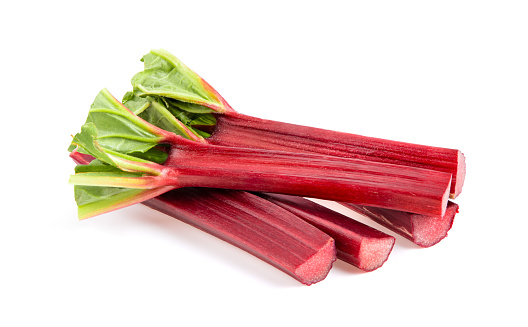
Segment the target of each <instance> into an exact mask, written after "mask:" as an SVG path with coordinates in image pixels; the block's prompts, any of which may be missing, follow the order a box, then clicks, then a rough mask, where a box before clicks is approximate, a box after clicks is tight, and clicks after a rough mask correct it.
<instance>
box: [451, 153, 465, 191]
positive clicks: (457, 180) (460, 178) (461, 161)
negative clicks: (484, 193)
mask: <svg viewBox="0 0 528 327" xmlns="http://www.w3.org/2000/svg"><path fill="white" fill-rule="evenodd" d="M465 178H466V157H465V156H464V154H463V153H462V152H461V151H458V159H457V172H456V176H454V178H453V179H454V180H453V183H454V185H453V187H452V188H451V194H450V195H449V197H450V198H451V199H454V198H456V197H457V196H458V195H460V193H461V192H462V186H463V185H464V179H465Z"/></svg>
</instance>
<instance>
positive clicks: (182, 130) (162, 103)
mask: <svg viewBox="0 0 528 327" xmlns="http://www.w3.org/2000/svg"><path fill="white" fill-rule="evenodd" d="M139 93H140V92H138V91H137V90H136V91H134V92H127V93H126V94H125V96H124V97H123V104H124V105H126V106H127V107H128V108H129V109H130V110H131V111H132V112H133V113H135V114H136V115H139V117H141V118H142V119H144V120H145V121H147V122H149V123H150V124H152V125H154V126H156V127H159V128H161V129H164V130H166V131H169V132H172V133H174V134H177V135H180V136H182V137H185V138H187V139H190V140H194V141H199V142H204V141H203V137H201V136H200V135H199V133H198V132H197V131H196V130H194V128H192V127H191V126H190V125H188V122H189V121H191V119H190V118H188V117H187V115H188V114H187V113H186V112H185V111H183V110H181V109H179V108H176V107H174V106H170V105H169V103H168V102H167V101H166V100H165V98H163V97H154V96H148V97H140V96H139V95H138V94H139ZM206 109H208V108H206ZM208 110H209V111H210V109H208Z"/></svg>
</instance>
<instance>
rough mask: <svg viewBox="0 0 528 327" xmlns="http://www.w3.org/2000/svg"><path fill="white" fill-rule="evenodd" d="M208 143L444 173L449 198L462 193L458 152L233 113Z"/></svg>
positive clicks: (219, 120)
mask: <svg viewBox="0 0 528 327" xmlns="http://www.w3.org/2000/svg"><path fill="white" fill-rule="evenodd" d="M207 141H208V142H209V143H212V144H218V145H228V146H239V147H251V148H260V149H269V150H283V151H293V152H308V153H319V154H324V155H331V156H338V157H347V158H356V159H364V160H368V161H376V162H383V163H390V164H398V165H402V166H410V167H420V168H425V169H432V170H436V171H442V172H447V173H450V174H451V175H452V179H453V180H452V183H451V189H450V196H451V198H455V197H456V196H457V195H458V194H460V192H461V191H462V185H463V183H464V177H465V170H466V166H465V159H464V155H463V154H462V153H461V152H460V151H459V150H454V149H446V148H440V147H432V146H425V145H418V144H411V143H405V142H397V141H391V140H384V139H379V138H373V137H366V136H361V135H355V134H348V133H342V132H335V131H330V130H324V129H319V128H312V127H306V126H300V125H294V124H288V123H281V122H276V121H271V120H265V119H260V118H255V117H250V116H246V115H242V114H239V113H235V112H229V113H226V114H223V115H217V126H216V129H215V130H214V132H213V134H212V136H211V137H210V138H208V139H207Z"/></svg>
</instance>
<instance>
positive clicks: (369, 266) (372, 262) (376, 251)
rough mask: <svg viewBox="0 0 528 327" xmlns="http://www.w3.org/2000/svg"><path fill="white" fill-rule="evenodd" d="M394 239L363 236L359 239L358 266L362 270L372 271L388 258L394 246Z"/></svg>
mask: <svg viewBox="0 0 528 327" xmlns="http://www.w3.org/2000/svg"><path fill="white" fill-rule="evenodd" d="M395 241H396V239H395V238H394V237H392V236H391V237H386V238H365V239H363V240H362V241H361V246H360V249H359V262H360V263H361V264H360V265H359V266H358V268H359V269H361V270H363V271H373V270H376V269H378V268H379V267H381V266H383V264H384V263H385V261H387V259H388V258H389V254H390V253H391V251H392V248H393V247H394V243H395Z"/></svg>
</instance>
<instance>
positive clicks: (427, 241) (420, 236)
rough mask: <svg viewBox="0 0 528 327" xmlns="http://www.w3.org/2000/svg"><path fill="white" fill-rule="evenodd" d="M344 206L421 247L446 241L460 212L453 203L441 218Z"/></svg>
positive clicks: (358, 206)
mask: <svg viewBox="0 0 528 327" xmlns="http://www.w3.org/2000/svg"><path fill="white" fill-rule="evenodd" d="M342 204H343V205H344V206H346V207H347V208H350V209H351V210H353V211H355V212H357V213H359V214H362V215H364V216H366V217H368V218H370V219H372V220H373V221H375V222H377V223H379V224H380V225H382V226H385V227H387V228H388V229H390V230H392V231H394V232H396V233H398V234H400V235H401V236H403V237H405V238H406V239H408V240H410V241H411V242H413V243H415V244H417V245H419V246H421V247H430V246H433V245H435V244H436V243H438V242H440V241H441V240H442V239H444V238H445V237H446V236H447V232H448V231H449V230H450V229H451V226H452V225H453V220H454V218H455V215H456V214H457V212H458V205H457V204H456V203H453V202H451V201H449V203H448V205H447V210H446V213H445V214H444V215H443V216H441V217H431V216H424V215H418V214H413V213H409V212H402V211H395V210H389V209H382V208H374V207H366V206H361V205H356V204H350V203H342Z"/></svg>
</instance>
